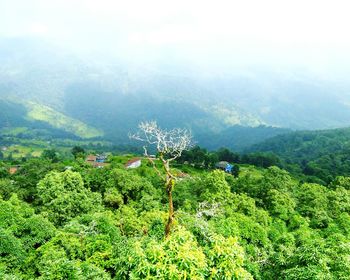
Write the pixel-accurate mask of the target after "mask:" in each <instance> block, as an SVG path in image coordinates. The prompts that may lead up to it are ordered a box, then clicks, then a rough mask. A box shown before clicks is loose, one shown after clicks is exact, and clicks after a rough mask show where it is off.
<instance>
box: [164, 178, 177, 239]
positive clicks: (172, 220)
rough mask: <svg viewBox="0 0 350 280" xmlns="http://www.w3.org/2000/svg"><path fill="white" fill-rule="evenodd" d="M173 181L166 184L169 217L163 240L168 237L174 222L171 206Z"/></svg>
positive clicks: (172, 206)
mask: <svg viewBox="0 0 350 280" xmlns="http://www.w3.org/2000/svg"><path fill="white" fill-rule="evenodd" d="M174 183H175V182H174V180H173V179H169V180H167V183H166V191H167V194H168V200H169V217H168V222H167V224H166V226H165V238H168V237H169V235H170V231H171V228H172V225H173V222H174V205H173V193H172V192H173V186H174Z"/></svg>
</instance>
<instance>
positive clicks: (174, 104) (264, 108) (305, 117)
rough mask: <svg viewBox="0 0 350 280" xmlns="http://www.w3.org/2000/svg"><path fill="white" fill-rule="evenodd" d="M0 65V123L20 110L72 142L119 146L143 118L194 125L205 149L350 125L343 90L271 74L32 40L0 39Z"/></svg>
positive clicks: (349, 99)
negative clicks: (121, 57) (216, 70)
mask: <svg viewBox="0 0 350 280" xmlns="http://www.w3.org/2000/svg"><path fill="white" fill-rule="evenodd" d="M169 59H170V58H169ZM0 60H1V63H0V98H1V102H3V103H2V104H5V103H6V102H7V104H10V103H11V106H12V107H13V109H11V110H7V116H4V114H2V115H0V122H2V123H5V122H6V118H9V117H10V118H11V116H9V114H10V115H11V114H13V116H12V118H14V119H17V121H18V118H19V116H18V114H21V118H22V119H23V123H21V125H20V126H23V125H25V126H26V125H28V121H29V124H30V125H33V124H35V123H40V124H42V123H46V124H47V127H52V128H53V129H58V130H63V131H64V132H66V133H70V134H73V135H75V136H76V137H82V138H94V137H104V138H106V139H109V140H112V141H114V142H115V143H125V142H128V141H129V140H128V138H127V133H128V132H129V131H131V130H133V129H135V128H136V126H137V124H138V123H139V122H140V121H142V120H157V121H158V122H159V123H160V125H161V126H163V127H169V128H171V127H187V128H189V129H191V130H192V131H193V134H194V135H195V137H197V138H198V139H197V140H198V143H202V144H203V146H206V147H209V148H216V147H217V146H218V145H219V144H220V145H224V144H225V146H228V147H232V148H234V149H242V148H244V147H247V146H249V145H251V144H254V143H257V142H256V141H263V140H265V139H267V138H269V137H271V136H275V135H277V134H280V133H286V131H287V130H284V129H281V130H279V129H278V128H288V129H324V128H333V127H342V126H347V125H350V110H349V105H348V104H350V96H349V95H344V94H343V93H344V91H345V89H346V88H344V87H340V86H334V87H333V84H331V83H325V82H322V83H321V82H320V81H318V80H307V79H306V78H298V79H297V78H293V77H292V78H291V77H290V76H288V75H284V74H283V73H277V72H273V71H262V70H259V69H258V70H257V69H255V70H254V69H251V70H249V71H248V72H249V73H250V74H249V75H247V74H246V73H247V71H246V69H245V70H244V71H243V70H242V72H240V71H236V72H235V73H232V74H227V75H221V76H220V75H218V76H211V75H210V73H208V75H203V74H202V73H199V72H198V73H196V71H195V70H191V71H187V72H186V71H183V72H181V71H176V67H175V68H174V69H172V71H163V70H160V69H163V68H159V69H157V67H156V65H152V67H148V65H137V64H136V65H132V64H128V63H127V62H122V61H118V60H112V59H111V60H110V61H108V58H104V60H103V59H99V58H98V57H97V56H83V55H76V54H74V53H71V52H69V51H67V50H63V49H60V48H57V47H56V46H52V45H49V44H47V43H45V42H42V41H37V40H28V39H11V40H10V39H2V40H0ZM179 69H180V68H179ZM174 73H177V74H174ZM342 94H343V95H342ZM4 102H5V103H4ZM16 104H18V107H16V106H17V105H16ZM23 104H24V108H23ZM30 104H31V105H30ZM33 104H35V105H33ZM4 106H5V105H4ZM33 106H34V107H33ZM14 107H16V108H18V109H14ZM33 108H34V109H33ZM16 111H18V112H16ZM15 123H16V122H15ZM12 126H13V127H16V126H18V125H17V124H12ZM234 127H236V128H239V127H247V129H235V128H234ZM249 127H250V128H252V129H251V130H249V129H248V128H249ZM259 127H260V128H259ZM262 127H266V128H262ZM268 127H270V128H271V129H270V128H268ZM254 128H258V130H256V133H255V132H252V131H254ZM259 129H260V130H259ZM248 130H249V132H248ZM262 131H264V132H263V133H262ZM234 133H243V134H242V135H243V136H242V137H240V135H237V136H236V137H233V136H232V135H234ZM249 135H250V136H249ZM211 137H215V138H213V139H211ZM218 139H219V140H218ZM237 139H238V140H237ZM237 141H239V142H242V143H237ZM243 142H244V143H243Z"/></svg>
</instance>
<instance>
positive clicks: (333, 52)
mask: <svg viewBox="0 0 350 280" xmlns="http://www.w3.org/2000/svg"><path fill="white" fill-rule="evenodd" d="M349 14H350V1H339V0H325V1H322V0H241V1H234V0H212V1H205V0H176V1H175V0H172V1H167V0H147V1H145V0H124V1H120V0H0V36H1V37H3V36H35V37H39V38H44V39H46V40H51V41H54V42H56V43H60V44H62V45H64V46H69V47H71V48H73V49H76V50H99V51H108V52H116V53H121V54H123V55H125V56H130V57H132V56H134V57H136V58H138V57H144V56H147V55H149V56H159V55H161V56H162V55H163V56H165V57H166V56H168V57H169V56H172V55H174V56H177V57H184V58H186V59H190V58H191V59H193V61H203V60H208V61H209V60H210V61H213V62H215V61H219V62H220V61H221V62H222V61H231V60H232V61H237V60H242V61H249V62H256V61H257V62H259V60H261V61H263V62H264V61H268V60H271V58H272V59H273V61H274V62H276V63H277V61H283V63H286V64H288V63H291V64H293V63H300V64H303V63H304V64H307V65H308V66H310V67H314V68H320V69H321V68H322V67H326V66H327V65H329V63H332V62H334V63H338V62H341V61H343V62H344V61H346V59H349V56H350V55H349V53H348V48H349V47H350V32H349V29H350V16H349ZM349 61H350V60H349Z"/></svg>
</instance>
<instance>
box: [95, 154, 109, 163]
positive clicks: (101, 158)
mask: <svg viewBox="0 0 350 280" xmlns="http://www.w3.org/2000/svg"><path fill="white" fill-rule="evenodd" d="M106 160H107V155H97V156H96V162H105V161H106Z"/></svg>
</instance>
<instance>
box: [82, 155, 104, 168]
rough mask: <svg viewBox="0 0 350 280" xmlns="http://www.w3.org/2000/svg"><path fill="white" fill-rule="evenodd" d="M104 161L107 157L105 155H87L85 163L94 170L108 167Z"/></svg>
mask: <svg viewBox="0 0 350 280" xmlns="http://www.w3.org/2000/svg"><path fill="white" fill-rule="evenodd" d="M106 160H107V156H105V155H96V156H95V155H88V156H87V157H86V160H85V161H86V163H88V164H90V165H92V166H93V167H95V168H103V167H105V166H107V165H108V163H106V162H105V161H106Z"/></svg>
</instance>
